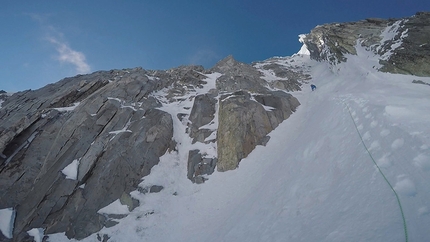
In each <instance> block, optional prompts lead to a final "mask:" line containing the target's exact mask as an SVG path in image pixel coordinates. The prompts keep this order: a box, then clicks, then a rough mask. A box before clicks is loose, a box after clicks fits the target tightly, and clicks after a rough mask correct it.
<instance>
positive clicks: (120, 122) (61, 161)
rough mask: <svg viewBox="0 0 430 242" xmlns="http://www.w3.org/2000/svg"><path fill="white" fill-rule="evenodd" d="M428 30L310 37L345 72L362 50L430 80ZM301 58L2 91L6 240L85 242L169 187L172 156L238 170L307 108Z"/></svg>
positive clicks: (420, 20)
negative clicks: (8, 212)
mask: <svg viewBox="0 0 430 242" xmlns="http://www.w3.org/2000/svg"><path fill="white" fill-rule="evenodd" d="M429 26H430V13H417V14H416V15H415V16H412V17H410V18H407V19H401V20H395V19H389V20H381V19H367V20H363V21H359V22H354V23H343V24H339V23H335V24H326V25H321V26H317V27H316V28H315V29H314V30H312V31H311V33H310V34H308V35H305V36H302V37H301V41H302V42H303V43H304V44H305V45H306V47H307V49H308V50H309V53H310V55H311V58H313V59H316V60H318V61H328V62H329V63H331V64H334V65H336V64H338V63H339V62H342V61H345V60H346V58H347V57H346V55H347V54H357V49H356V47H357V44H358V45H359V46H362V47H364V48H366V49H368V50H371V51H373V53H375V54H376V55H379V56H380V64H381V66H380V67H379V68H380V70H381V71H387V72H393V73H404V74H414V75H420V76H429V75H430V62H429V60H430V59H429V58H430V49H429V43H428V40H429V39H430V36H429V34H430V27H429ZM294 60H298V59H294V58H281V57H276V58H271V59H268V60H265V61H261V62H256V63H253V64H252V65H248V64H245V63H241V62H238V61H236V60H235V59H234V58H233V57H232V56H228V57H227V58H225V59H223V60H221V61H219V62H218V63H217V64H216V65H215V66H214V67H213V68H211V69H204V68H203V67H202V66H180V67H177V68H173V69H170V70H166V71H155V70H144V69H142V68H134V69H124V70H112V71H99V72H95V73H92V74H89V75H78V76H76V77H71V78H65V79H63V80H61V81H59V82H57V83H54V84H50V85H47V86H46V87H44V88H41V89H38V90H34V91H32V90H26V91H22V92H18V93H15V94H13V95H10V94H8V93H5V92H2V91H0V209H5V208H7V209H13V210H14V211H15V212H16V219H15V222H14V225H15V227H14V230H13V238H12V239H7V238H6V237H4V236H3V235H1V234H0V240H5V241H26V240H31V238H29V235H28V234H27V232H26V231H28V230H30V229H32V228H43V229H44V231H45V233H46V234H52V233H60V232H64V233H65V234H66V235H67V236H68V237H69V238H76V239H82V238H84V237H86V236H88V235H90V234H92V233H95V232H97V231H99V230H100V229H101V228H103V227H109V226H114V225H115V224H116V223H117V222H116V221H115V219H119V218H122V217H125V216H127V213H124V214H109V213H108V212H103V211H105V210H103V208H105V207H106V206H108V205H109V204H111V203H112V202H119V203H120V204H123V205H126V206H127V208H128V210H129V211H131V210H133V209H134V208H136V207H137V206H139V200H138V199H137V198H136V197H133V195H132V194H133V193H131V192H132V191H136V192H138V193H140V194H143V195H145V194H147V193H156V192H164V191H166V190H168V189H164V187H163V186H165V185H166V184H143V182H142V178H143V177H145V176H147V175H148V174H150V172H151V168H153V167H154V166H155V165H157V164H158V162H159V161H160V157H162V156H163V155H165V154H166V152H168V154H172V152H176V153H173V154H177V156H174V157H181V158H180V159H184V158H182V157H186V156H187V154H188V157H187V158H185V159H186V160H179V161H177V162H183V167H186V169H187V171H186V176H187V178H188V179H189V180H191V182H195V183H203V182H204V181H205V180H207V179H209V178H208V176H209V175H210V174H212V173H213V172H214V171H215V169H217V170H218V171H227V170H231V169H235V168H237V167H238V165H239V163H240V162H241V160H242V159H243V158H245V157H247V156H248V155H249V154H250V152H252V150H254V148H255V147H256V146H257V145H265V144H266V143H267V142H269V140H270V137H269V136H268V134H269V133H270V132H271V131H272V130H274V129H275V128H276V127H277V126H278V125H279V124H280V123H281V122H282V121H283V120H285V119H287V118H288V117H289V116H290V115H291V114H292V113H293V112H294V111H295V110H296V109H297V107H298V106H299V105H300V103H299V102H298V100H297V99H296V98H295V97H294V96H293V95H294V92H295V91H300V90H301V88H302V85H303V84H307V83H308V80H310V79H312V77H311V76H310V73H311V71H310V70H308V69H307V67H306V66H304V64H303V63H304V62H303V63H300V61H297V63H296V62H294ZM413 83H418V84H424V85H428V83H427V82H423V81H419V80H418V81H414V82H413ZM290 92H292V93H293V94H291V93H290ZM175 162H176V161H175ZM66 170H68V171H70V170H74V174H69V173H68V172H66ZM184 174H185V173H184ZM162 185H163V186H162ZM175 194H176V192H175V193H173V195H175ZM145 196H146V195H145ZM152 213H153V212H152ZM152 213H151V212H148V213H147V215H148V216H150V215H151V214H152ZM145 216H146V215H145ZM99 239H100V240H102V239H103V240H108V237H103V238H102V237H101V236H99Z"/></svg>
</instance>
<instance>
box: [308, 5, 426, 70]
mask: <svg viewBox="0 0 430 242" xmlns="http://www.w3.org/2000/svg"><path fill="white" fill-rule="evenodd" d="M429 39H430V13H429V12H418V13H417V14H416V15H414V16H412V17H408V18H403V19H388V20H384V19H375V18H370V19H366V20H362V21H358V22H349V23H331V24H324V25H319V26H317V27H315V28H314V29H313V30H312V31H311V32H310V33H309V34H306V35H302V38H301V41H302V42H303V43H304V44H305V45H306V47H307V49H308V50H309V52H310V56H311V58H313V59H315V60H318V61H328V62H330V63H332V64H333V65H336V63H339V62H344V61H346V59H347V57H346V55H347V54H353V55H356V54H357V51H356V47H357V45H359V46H362V47H365V48H366V49H368V50H372V51H373V52H374V53H375V55H378V56H380V64H381V66H380V67H379V70H380V71H384V72H390V73H399V74H409V75H417V76H429V75H430V58H429V56H430V47H429V45H430V43H429Z"/></svg>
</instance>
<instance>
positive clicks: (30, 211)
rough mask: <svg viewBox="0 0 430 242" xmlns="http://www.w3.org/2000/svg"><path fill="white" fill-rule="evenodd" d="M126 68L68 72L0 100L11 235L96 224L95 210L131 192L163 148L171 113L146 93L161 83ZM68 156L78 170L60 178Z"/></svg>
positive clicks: (0, 179)
mask: <svg viewBox="0 0 430 242" xmlns="http://www.w3.org/2000/svg"><path fill="white" fill-rule="evenodd" d="M128 72H129V73H127V72H123V73H122V74H123V76H122V77H120V78H118V79H120V80H118V81H110V80H113V79H115V77H117V76H118V73H114V72H101V73H94V74H92V75H88V76H78V77H76V78H69V79H66V80H64V81H62V82H59V83H57V84H53V85H49V86H47V87H45V88H42V89H39V90H36V91H27V92H24V93H17V94H15V95H13V96H11V97H10V98H8V99H7V100H6V101H5V103H3V104H4V105H3V108H2V109H1V110H0V116H2V120H4V121H3V122H2V126H1V127H2V129H1V133H2V135H1V137H2V138H1V140H2V146H1V148H2V153H3V155H4V157H5V159H2V162H1V163H2V164H1V167H0V172H1V176H0V184H1V185H2V189H1V193H2V194H1V198H0V204H1V206H2V207H15V208H16V211H17V216H16V220H15V229H14V240H16V241H20V240H22V239H24V238H25V236H26V232H25V231H27V230H29V228H38V227H44V228H45V231H46V233H57V232H66V235H67V236H68V237H70V238H77V239H80V238H84V237H86V236H88V235H90V234H91V233H94V232H96V231H98V230H100V229H101V228H102V227H103V226H105V225H106V222H107V219H106V217H105V216H103V215H101V214H98V213H97V211H98V210H99V209H101V208H103V207H105V206H107V205H108V204H110V203H111V202H113V201H115V200H116V199H118V198H120V197H121V196H122V194H123V193H129V192H130V191H132V190H134V189H135V188H136V186H137V184H138V183H139V182H140V179H141V178H142V177H143V176H145V175H147V174H149V172H150V169H151V168H152V167H153V166H154V165H156V164H157V163H158V158H159V157H160V156H161V155H162V154H164V153H165V151H166V150H167V148H168V147H169V146H170V144H171V142H172V135H173V125H172V117H171V116H170V115H169V114H168V113H166V112H164V111H160V110H157V109H156V107H159V106H160V104H159V103H158V102H157V101H156V100H155V99H153V98H148V96H147V94H148V93H147V92H148V91H153V90H154V87H157V86H158V85H159V84H161V83H162V82H158V83H157V82H156V81H151V80H149V78H148V77H146V75H145V72H144V71H143V70H141V69H135V70H130V71H128ZM84 78H85V80H83V79H84ZM72 103H76V104H77V103H79V104H78V105H76V107H74V110H73V111H67V110H71V109H72V108H70V107H69V108H67V107H68V106H70V105H71V104H72ZM74 160H78V161H79V167H78V173H77V174H78V175H77V177H76V179H66V178H65V175H64V174H63V173H62V172H61V171H62V169H64V168H65V167H66V166H67V165H69V164H70V163H71V162H72V161H74ZM83 185H84V186H83Z"/></svg>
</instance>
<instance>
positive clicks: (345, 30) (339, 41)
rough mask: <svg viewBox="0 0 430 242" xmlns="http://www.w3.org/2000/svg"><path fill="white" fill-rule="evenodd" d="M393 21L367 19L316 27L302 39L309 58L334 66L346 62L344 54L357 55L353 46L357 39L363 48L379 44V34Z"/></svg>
mask: <svg viewBox="0 0 430 242" xmlns="http://www.w3.org/2000/svg"><path fill="white" fill-rule="evenodd" d="M392 23H393V21H389V20H382V19H367V20H363V21H358V22H350V23H332V24H324V25H318V26H317V27H315V28H314V29H312V30H311V32H310V34H307V35H306V37H305V38H304V44H305V45H306V47H307V48H308V50H309V52H310V54H311V58H313V59H315V60H318V61H329V62H330V63H333V64H336V63H339V62H341V61H346V58H345V56H344V55H345V54H354V55H355V54H357V52H356V50H355V45H356V44H357V40H358V39H359V38H361V39H364V40H365V41H364V42H363V43H362V45H364V46H371V45H374V44H377V43H379V41H380V40H381V39H382V38H381V37H380V35H381V32H382V31H383V30H384V29H385V28H386V27H387V26H388V25H389V24H392Z"/></svg>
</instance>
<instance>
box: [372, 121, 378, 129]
mask: <svg viewBox="0 0 430 242" xmlns="http://www.w3.org/2000/svg"><path fill="white" fill-rule="evenodd" d="M377 125H378V121H376V120H373V121H372V122H371V123H370V127H371V128H375V127H376V126H377Z"/></svg>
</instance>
